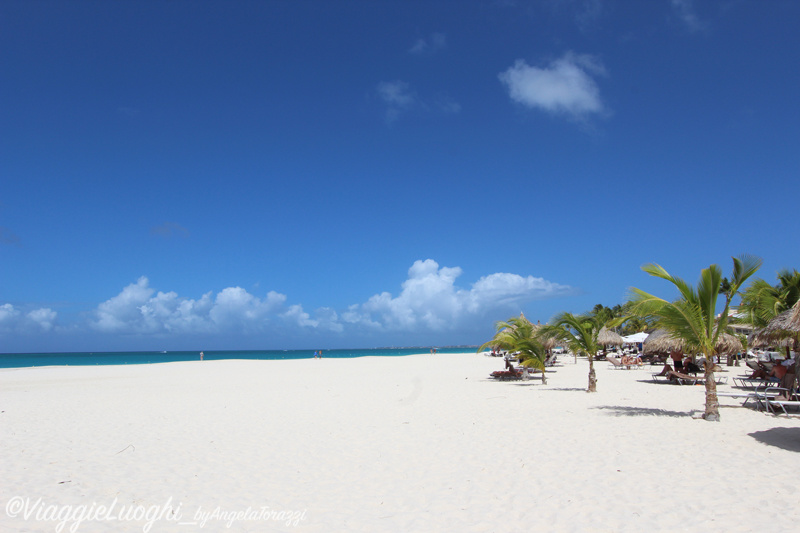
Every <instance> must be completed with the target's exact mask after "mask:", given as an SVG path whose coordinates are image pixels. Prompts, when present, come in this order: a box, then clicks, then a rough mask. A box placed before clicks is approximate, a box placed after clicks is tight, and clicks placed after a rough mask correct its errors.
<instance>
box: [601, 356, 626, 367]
mask: <svg viewBox="0 0 800 533" xmlns="http://www.w3.org/2000/svg"><path fill="white" fill-rule="evenodd" d="M606 361H608V362H609V363H611V368H616V369H617V370H620V369H622V370H627V367H628V365H623V364H622V362H621V361H620V360H619V359H617V358H616V357H611V356H610V355H606Z"/></svg>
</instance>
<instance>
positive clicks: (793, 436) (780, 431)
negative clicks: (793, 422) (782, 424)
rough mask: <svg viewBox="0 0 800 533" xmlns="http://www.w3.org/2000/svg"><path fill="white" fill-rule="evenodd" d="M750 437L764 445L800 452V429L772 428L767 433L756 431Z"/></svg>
mask: <svg viewBox="0 0 800 533" xmlns="http://www.w3.org/2000/svg"><path fill="white" fill-rule="evenodd" d="M748 435H750V436H751V437H753V438H754V439H756V440H757V441H758V442H761V443H763V444H768V445H770V446H775V447H776V448H783V449H784V450H789V451H790V452H800V428H772V429H767V430H766V431H754V432H753V433H748Z"/></svg>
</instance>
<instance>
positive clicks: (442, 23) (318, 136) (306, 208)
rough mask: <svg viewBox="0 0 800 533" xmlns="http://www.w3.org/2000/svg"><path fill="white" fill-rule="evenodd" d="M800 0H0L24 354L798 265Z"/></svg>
mask: <svg viewBox="0 0 800 533" xmlns="http://www.w3.org/2000/svg"><path fill="white" fill-rule="evenodd" d="M799 27H800V3H798V2H796V1H793V0H785V1H782V0H771V1H769V2H763V1H756V0H752V1H747V0H735V1H734V0H732V1H727V2H726V1H719V2H699V1H692V0H653V1H648V2H635V1H623V0H616V1H614V0H572V1H570V0H549V1H548V0H536V1H534V0H531V1H524V0H518V1H512V0H508V1H466V0H465V1H463V2H444V1H441V2H437V1H432V2H422V1H419V2H413V1H412V2H408V1H402V2H401V1H385V2H381V1H377V2H367V1H337V2H331V1H327V0H319V1H292V2H289V1H285V2H283V1H282V2H277V1H258V2H235V1H234V2H223V1H218V2H195V1H192V2H183V1H170V2H162V1H157V2H156V1H153V2H146V1H145V2H124V1H121V2H104V1H103V2H89V1H81V2H69V1H58V2H46V1H12V0H7V1H5V2H3V3H2V4H0V124H2V127H1V128H0V176H2V189H1V191H2V194H1V196H0V352H12V351H39V350H42V351H73V350H78V351H80V350H138V349H189V350H193V349H214V348H219V349H233V348H328V347H330V348H334V347H370V346H384V345H427V344H439V345H444V344H468V343H480V342H483V341H485V340H487V339H488V338H489V337H490V336H491V334H492V333H493V322H494V321H495V320H499V319H505V318H507V317H509V316H511V315H512V314H518V313H519V312H520V311H524V312H525V314H526V316H528V317H530V318H532V319H534V320H537V319H538V320H542V321H543V322H544V321H546V320H548V319H549V318H550V317H551V316H552V315H553V314H554V313H556V312H558V311H561V310H568V311H572V312H582V311H585V310H588V309H590V308H591V307H592V306H593V305H594V304H596V303H603V304H605V305H609V306H610V305H614V304H617V303H622V302H623V301H624V300H625V297H626V293H627V289H628V287H630V286H638V287H641V288H643V289H645V290H650V291H652V292H655V293H656V294H662V295H663V296H665V297H672V295H673V294H672V293H671V291H670V290H669V287H668V286H667V285H666V282H661V281H659V280H655V279H650V278H648V276H647V275H646V274H644V273H643V272H641V270H640V266H641V265H642V264H644V263H647V262H657V263H660V264H662V265H663V266H665V267H666V268H667V269H668V270H669V271H670V272H673V273H675V274H677V275H680V276H682V277H685V278H686V279H688V280H690V281H693V282H694V281H695V280H696V278H697V276H698V274H699V271H700V269H701V268H704V267H707V266H708V265H709V264H712V263H718V264H720V265H721V266H722V267H723V269H724V271H725V272H726V273H728V272H729V271H730V263H731V262H730V256H731V255H739V254H742V253H751V254H755V255H759V256H761V257H763V258H764V267H763V268H762V270H761V272H760V273H759V275H760V276H761V277H763V278H765V279H768V280H774V278H775V272H776V271H777V270H778V269H780V268H786V267H789V268H799V267H800V257H798V255H799V254H798V238H797V235H798V229H799V228H798V218H797V214H796V212H795V211H796V209H795V205H794V204H795V200H796V198H797V196H798V192H800V180H798V176H799V175H800V172H799V171H800V150H798V146H799V144H800V143H799V141H800V98H798V95H800V69H799V68H798V65H800V37H799V36H798V31H797V30H798V28H799Z"/></svg>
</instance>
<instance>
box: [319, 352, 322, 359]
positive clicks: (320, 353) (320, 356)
mask: <svg viewBox="0 0 800 533" xmlns="http://www.w3.org/2000/svg"><path fill="white" fill-rule="evenodd" d="M319 358H320V359H322V350H320V351H319Z"/></svg>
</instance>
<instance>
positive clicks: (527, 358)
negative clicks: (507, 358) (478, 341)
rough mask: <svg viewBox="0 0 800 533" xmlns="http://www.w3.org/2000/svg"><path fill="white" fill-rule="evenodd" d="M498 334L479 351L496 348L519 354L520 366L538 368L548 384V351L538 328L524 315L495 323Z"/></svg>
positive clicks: (543, 379) (544, 382) (543, 381)
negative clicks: (546, 371) (538, 337)
mask: <svg viewBox="0 0 800 533" xmlns="http://www.w3.org/2000/svg"><path fill="white" fill-rule="evenodd" d="M495 328H496V330H497V332H496V333H495V334H494V337H492V340H490V341H488V342H485V343H484V344H482V345H481V346H480V347H479V348H478V351H479V352H482V351H483V350H485V349H486V348H489V347H492V346H495V347H498V346H499V347H501V348H503V349H505V350H508V351H509V352H519V360H520V364H521V365H522V366H524V367H528V368H538V369H539V370H541V371H542V383H543V384H545V385H546V384H547V378H546V377H545V364H544V361H545V358H546V353H545V352H546V351H545V348H544V346H543V345H542V343H541V342H539V340H538V339H537V336H536V333H537V327H536V326H534V325H533V324H531V322H530V321H529V320H528V319H527V318H525V316H524V315H520V316H518V317H511V318H509V319H508V320H506V321H502V320H501V321H499V322H497V323H495Z"/></svg>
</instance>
